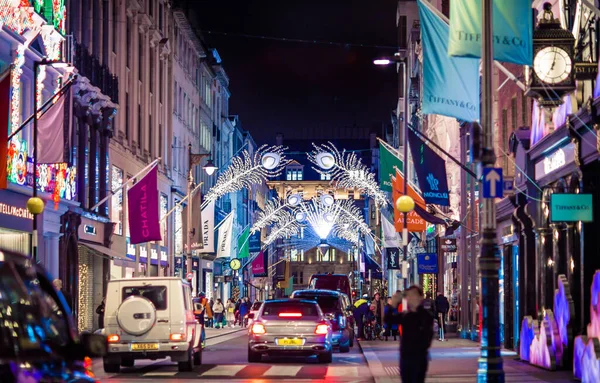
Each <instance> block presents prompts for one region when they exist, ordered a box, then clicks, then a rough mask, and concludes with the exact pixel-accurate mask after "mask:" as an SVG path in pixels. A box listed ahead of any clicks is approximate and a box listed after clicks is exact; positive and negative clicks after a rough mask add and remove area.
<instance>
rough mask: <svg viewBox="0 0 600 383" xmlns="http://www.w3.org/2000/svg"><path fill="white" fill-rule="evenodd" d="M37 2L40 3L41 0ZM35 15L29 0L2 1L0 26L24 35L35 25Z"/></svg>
mask: <svg viewBox="0 0 600 383" xmlns="http://www.w3.org/2000/svg"><path fill="white" fill-rule="evenodd" d="M35 1H36V3H37V2H39V0H35ZM9 3H10V4H9ZM14 3H17V4H18V5H15V4H14ZM33 15H34V14H33V9H32V8H31V5H30V4H29V1H28V0H16V1H14V0H13V1H2V6H1V7H0V24H3V25H4V26H5V27H7V28H8V29H10V30H11V31H13V32H16V33H18V34H22V33H23V32H25V31H26V30H27V29H31V28H33V26H34V25H35V23H34V20H33Z"/></svg>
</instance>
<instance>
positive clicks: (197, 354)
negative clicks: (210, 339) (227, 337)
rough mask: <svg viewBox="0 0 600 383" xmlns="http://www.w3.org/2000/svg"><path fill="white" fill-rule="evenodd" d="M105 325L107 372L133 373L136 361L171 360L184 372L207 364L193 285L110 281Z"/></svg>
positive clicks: (165, 280) (155, 280) (161, 280)
mask: <svg viewBox="0 0 600 383" xmlns="http://www.w3.org/2000/svg"><path fill="white" fill-rule="evenodd" d="M104 324H105V330H104V331H105V334H106V336H107V338H108V354H107V355H106V356H105V357H104V371H105V372H112V373H117V372H119V371H120V367H121V366H124V367H132V366H133V365H134V362H135V360H136V359H151V360H156V359H162V358H166V357H170V358H171V360H172V361H174V362H178V367H179V371H191V370H192V368H193V367H194V364H196V365H199V364H201V363H202V347H201V335H202V326H201V325H200V324H199V323H198V322H197V321H196V318H195V317H194V307H193V305H192V294H191V289H190V285H189V284H188V283H187V282H185V281H183V280H182V279H181V278H176V277H146V278H133V279H116V280H111V281H109V282H108V289H107V292H106V308H105V320H104Z"/></svg>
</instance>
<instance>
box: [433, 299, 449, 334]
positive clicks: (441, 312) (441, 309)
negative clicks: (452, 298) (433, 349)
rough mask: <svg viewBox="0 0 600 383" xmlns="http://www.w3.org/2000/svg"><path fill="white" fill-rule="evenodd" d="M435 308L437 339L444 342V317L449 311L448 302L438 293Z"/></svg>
mask: <svg viewBox="0 0 600 383" xmlns="http://www.w3.org/2000/svg"><path fill="white" fill-rule="evenodd" d="M435 307H436V311H437V320H438V327H439V332H440V333H439V338H438V339H439V340H444V337H445V336H446V316H447V315H448V311H449V310H450V302H448V298H446V297H445V296H444V294H443V293H439V294H438V296H437V298H435Z"/></svg>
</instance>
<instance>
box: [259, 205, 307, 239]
mask: <svg viewBox="0 0 600 383" xmlns="http://www.w3.org/2000/svg"><path fill="white" fill-rule="evenodd" d="M299 230H300V225H299V224H298V222H297V221H296V218H295V217H294V215H293V214H292V213H291V212H290V211H287V210H282V213H281V219H280V220H279V221H278V222H277V223H276V224H275V226H273V228H272V229H271V233H269V236H268V237H267V239H266V240H265V242H264V245H263V247H266V246H269V245H270V244H271V243H273V242H275V241H276V240H277V239H279V238H285V237H291V236H294V235H297V234H298V232H299Z"/></svg>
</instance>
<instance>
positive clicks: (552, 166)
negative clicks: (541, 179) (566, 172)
mask: <svg viewBox="0 0 600 383" xmlns="http://www.w3.org/2000/svg"><path fill="white" fill-rule="evenodd" d="M566 163H567V159H566V156H565V151H564V150H562V149H558V150H557V151H556V152H554V153H552V154H551V155H550V156H548V157H546V158H544V173H546V174H548V173H551V172H553V171H555V170H556V169H559V168H561V167H563V166H565V164H566Z"/></svg>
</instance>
